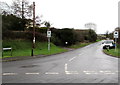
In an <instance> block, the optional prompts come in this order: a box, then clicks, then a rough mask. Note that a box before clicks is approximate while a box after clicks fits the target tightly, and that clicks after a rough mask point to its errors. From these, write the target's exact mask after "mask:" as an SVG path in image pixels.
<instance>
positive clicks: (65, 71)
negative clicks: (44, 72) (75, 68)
mask: <svg viewBox="0 0 120 85" xmlns="http://www.w3.org/2000/svg"><path fill="white" fill-rule="evenodd" d="M67 66H68V64H67V63H66V64H65V72H67V69H68V68H67Z"/></svg>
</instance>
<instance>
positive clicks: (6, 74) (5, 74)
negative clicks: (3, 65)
mask: <svg viewBox="0 0 120 85" xmlns="http://www.w3.org/2000/svg"><path fill="white" fill-rule="evenodd" d="M17 74H18V73H3V74H2V75H3V76H8V75H17Z"/></svg>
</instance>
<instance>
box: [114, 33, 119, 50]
mask: <svg viewBox="0 0 120 85" xmlns="http://www.w3.org/2000/svg"><path fill="white" fill-rule="evenodd" d="M117 38H118V31H114V39H115V51H116V50H117Z"/></svg>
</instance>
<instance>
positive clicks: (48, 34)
mask: <svg viewBox="0 0 120 85" xmlns="http://www.w3.org/2000/svg"><path fill="white" fill-rule="evenodd" d="M47 37H48V51H50V37H51V31H50V30H48V31H47Z"/></svg>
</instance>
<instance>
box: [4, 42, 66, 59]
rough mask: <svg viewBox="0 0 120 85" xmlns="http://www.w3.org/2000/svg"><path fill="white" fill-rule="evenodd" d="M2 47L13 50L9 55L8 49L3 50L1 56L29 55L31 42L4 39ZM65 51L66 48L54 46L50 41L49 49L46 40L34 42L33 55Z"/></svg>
mask: <svg viewBox="0 0 120 85" xmlns="http://www.w3.org/2000/svg"><path fill="white" fill-rule="evenodd" d="M3 47H4V48H6V47H12V49H13V52H12V56H10V54H11V52H10V51H4V52H3V58H6V57H18V56H31V51H32V42H31V41H25V40H9V41H8V40H5V41H3ZM65 51H67V50H66V49H63V48H60V47H57V46H55V45H54V44H52V43H51V50H50V51H48V49H47V42H36V44H35V49H34V55H51V54H56V53H61V52H65Z"/></svg>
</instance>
